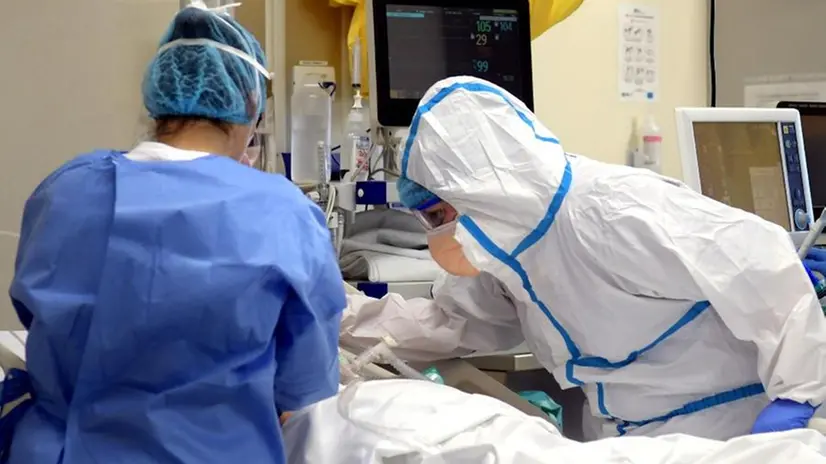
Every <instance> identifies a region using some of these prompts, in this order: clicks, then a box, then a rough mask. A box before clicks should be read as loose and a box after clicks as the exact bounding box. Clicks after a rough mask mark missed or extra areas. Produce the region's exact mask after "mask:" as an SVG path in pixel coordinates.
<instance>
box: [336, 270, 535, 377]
mask: <svg viewBox="0 0 826 464" xmlns="http://www.w3.org/2000/svg"><path fill="white" fill-rule="evenodd" d="M347 297H348V307H347V310H346V311H345V313H344V318H343V320H342V323H341V342H342V344H343V345H344V346H353V347H357V348H361V349H365V348H367V347H369V346H373V345H375V344H376V343H377V342H378V341H379V339H380V338H381V337H383V336H386V335H389V336H391V337H393V339H394V340H395V341H396V343H398V347H397V348H394V350H393V351H394V352H395V353H396V354H397V355H398V356H399V357H401V358H402V359H405V360H407V361H432V360H437V359H447V358H453V357H457V356H464V355H467V354H470V353H473V352H476V351H479V352H494V351H499V350H506V349H510V348H513V347H515V346H517V345H519V344H520V343H522V342H523V341H524V337H523V336H522V329H521V326H520V324H519V319H518V317H517V314H516V309H515V308H514V306H513V303H512V302H511V297H510V295H509V294H508V293H507V290H505V289H504V286H503V285H502V284H501V283H499V281H497V280H496V279H495V278H493V277H492V276H490V275H488V274H482V275H480V276H479V277H476V278H469V277H454V276H445V277H444V278H443V279H440V281H439V282H437V283H436V284H435V285H434V298H435V299H434V300H428V299H426V298H412V299H409V300H405V299H404V298H402V297H401V296H400V295H396V294H389V295H386V296H385V297H384V298H382V299H380V300H377V299H375V298H370V297H367V296H364V295H354V294H349V295H348V296H347Z"/></svg>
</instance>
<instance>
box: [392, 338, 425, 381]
mask: <svg viewBox="0 0 826 464" xmlns="http://www.w3.org/2000/svg"><path fill="white" fill-rule="evenodd" d="M381 351H382V359H383V360H384V361H386V362H387V363H388V364H390V365H391V366H393V369H396V371H398V372H399V374H401V375H402V377H405V378H408V379H411V380H424V381H427V382H432V380H430V378H428V377H427V376H425V375H424V374H422V373H421V372H419V371H417V370H416V369H413V368H412V367H410V366H408V365H407V363H405V362H404V361H402V360H401V358H399V357H398V356H396V355H395V354H394V353H393V351H391V350H390V347H389V346H387V345H385V344H382V346H381Z"/></svg>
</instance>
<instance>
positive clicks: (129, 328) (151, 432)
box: [9, 151, 346, 464]
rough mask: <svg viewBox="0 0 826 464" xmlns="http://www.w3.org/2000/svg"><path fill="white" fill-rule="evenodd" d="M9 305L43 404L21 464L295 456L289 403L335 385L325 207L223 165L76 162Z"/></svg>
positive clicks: (36, 222) (21, 443)
mask: <svg viewBox="0 0 826 464" xmlns="http://www.w3.org/2000/svg"><path fill="white" fill-rule="evenodd" d="M11 297H12V300H13V303H14V306H15V308H16V310H17V313H18V316H19V318H20V320H21V321H22V322H23V324H24V325H25V326H26V327H27V328H28V329H29V337H28V345H27V360H28V362H27V364H28V370H29V374H30V377H31V382H32V385H33V387H32V388H33V394H34V397H35V401H34V402H33V405H32V407H31V408H30V409H29V410H28V411H27V412H26V413H25V414H24V416H23V419H22V420H20V422H19V423H18V424H17V427H16V430H15V432H14V438H13V440H12V444H11V454H10V456H11V457H10V461H9V462H11V463H14V464H24V463H25V464H49V463H64V464H78V463H93V462H94V463H107V464H109V463H111V464H116V463H129V464H142V463H176V464H177V463H187V464H189V463H221V464H226V463H232V462H237V463H244V464H246V463H256V464H257V463H268V464H269V463H280V462H283V460H284V456H283V447H282V443H281V438H280V429H279V422H278V416H277V412H276V410H277V409H278V410H282V411H292V410H296V409H299V408H301V407H303V406H305V405H308V404H311V403H313V402H316V401H319V400H321V399H324V398H326V397H330V396H332V395H333V394H335V392H336V390H337V387H338V361H337V348H338V333H339V324H340V319H341V312H342V310H343V309H344V307H345V305H346V299H345V294H344V289H343V285H342V280H341V274H340V271H339V269H338V265H337V262H336V259H335V256H334V252H333V247H332V244H331V242H330V234H329V232H328V230H327V228H326V223H325V220H324V217H323V213H322V212H321V210H320V209H319V208H318V207H317V206H316V205H314V204H312V203H311V202H310V201H309V200H308V199H307V198H305V197H304V196H303V195H302V194H301V192H300V191H299V189H298V188H296V187H295V186H293V185H292V184H290V183H289V182H288V181H287V180H286V179H284V178H283V177H281V176H274V175H270V174H265V173H262V172H259V171H255V170H253V169H250V168H247V167H244V166H242V165H241V164H239V163H237V162H235V161H233V160H231V159H229V158H226V157H220V156H208V157H205V158H201V159H197V160H194V161H181V162H137V161H131V160H129V159H127V158H126V157H125V156H124V155H123V154H121V153H115V152H111V151H106V152H95V153H92V154H89V155H85V156H81V157H79V158H76V159H75V160H73V161H71V162H69V163H67V164H66V165H64V166H63V167H61V168H60V169H58V170H57V171H56V172H54V173H53V174H52V175H51V176H49V177H48V178H47V179H46V180H45V181H44V182H43V183H42V184H41V185H40V186H39V187H38V188H37V189H36V190H35V192H34V193H33V194H32V196H31V198H30V199H29V200H28V202H27V203H26V207H25V212H24V216H23V225H22V230H21V238H20V245H19V251H18V256H17V262H16V273H15V277H14V280H13V282H12V286H11Z"/></svg>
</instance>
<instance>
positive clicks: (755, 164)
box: [676, 108, 822, 247]
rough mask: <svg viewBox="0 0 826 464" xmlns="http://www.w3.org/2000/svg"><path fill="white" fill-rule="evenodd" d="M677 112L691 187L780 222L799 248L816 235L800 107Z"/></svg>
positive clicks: (688, 181) (683, 154)
mask: <svg viewBox="0 0 826 464" xmlns="http://www.w3.org/2000/svg"><path fill="white" fill-rule="evenodd" d="M676 115H677V137H678V142H679V147H680V157H681V160H682V165H683V179H684V181H685V183H686V184H687V185H688V186H689V187H690V188H692V189H694V190H696V191H698V192H701V193H702V194H703V195H706V196H709V197H711V198H713V199H715V200H717V201H720V202H722V203H726V204H728V205H731V206H734V207H737V208H740V209H743V210H745V211H749V212H751V213H754V214H757V215H758V216H760V217H762V218H763V219H766V220H768V221H771V222H774V223H776V224H778V225H779V226H781V227H783V228H784V229H786V230H787V231H788V232H789V234H790V236H791V237H792V240H793V241H794V243H795V245H797V246H798V247H801V246H802V245H804V242H809V241H811V242H813V241H814V239H815V238H817V236H818V235H819V232H820V231H817V230H813V224H812V222H813V220H814V217H815V216H814V209H813V203H812V195H811V190H810V185H809V171H808V169H807V164H806V149H805V144H804V139H803V130H802V127H801V119H800V114H799V113H798V111H797V110H794V109H775V108H769V109H765V108H677V110H676ZM821 223H822V221H821ZM810 232H813V233H810ZM807 236H808V237H810V240H806V238H807ZM808 246H811V243H809V244H808Z"/></svg>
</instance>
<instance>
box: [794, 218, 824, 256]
mask: <svg viewBox="0 0 826 464" xmlns="http://www.w3.org/2000/svg"><path fill="white" fill-rule="evenodd" d="M824 227H826V209H824V210H823V211H822V212H821V213H820V217H819V218H817V221H816V222H815V223H814V225H812V228H811V229H810V230H809V233H808V234H806V238H805V239H803V243H802V244H801V245H800V249H799V250H798V251H797V256H799V257H800V259H806V255H807V254H809V250H811V249H812V246H814V244H815V242H817V239H818V238H819V237H820V234H821V233H822V232H823V228H824Z"/></svg>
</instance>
